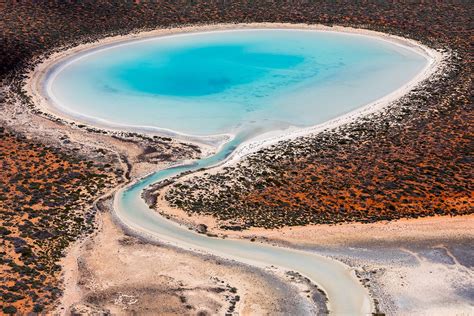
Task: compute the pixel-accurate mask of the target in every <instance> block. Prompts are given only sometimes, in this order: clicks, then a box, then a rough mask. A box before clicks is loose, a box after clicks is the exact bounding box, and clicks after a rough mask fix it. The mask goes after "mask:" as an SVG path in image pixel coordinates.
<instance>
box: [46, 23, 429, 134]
mask: <svg viewBox="0 0 474 316" xmlns="http://www.w3.org/2000/svg"><path fill="white" fill-rule="evenodd" d="M426 62H427V61H426V59H425V58H424V57H423V56H421V55H420V54H418V53H416V52H414V51H412V50H410V49H407V48H405V47H403V46H398V45H395V44H393V43H390V42H386V41H382V40H380V39H376V38H372V37H368V36H362V35H355V34H345V33H337V32H323V31H302V30H288V29H286V30H275V29H265V30H236V31H217V32H205V33H189V34H180V35H172V36H163V37H157V38H151V39H145V40H136V41H131V42H127V43H122V44H115V45H111V46H109V47H106V48H105V49H104V48H103V47H102V48H100V49H96V50H93V51H89V52H86V53H83V54H82V55H80V56H74V57H73V58H72V59H71V60H67V61H65V62H64V63H63V64H62V65H60V66H59V67H56V68H55V69H53V70H52V73H51V74H50V76H48V78H49V79H48V82H47V87H48V94H49V95H50V97H52V98H53V101H54V102H55V103H56V104H57V106H58V107H59V108H61V109H62V110H63V111H66V112H70V113H75V114H77V115H80V116H81V117H82V118H83V119H85V120H87V119H88V118H90V119H91V121H93V120H96V119H99V120H104V121H108V122H112V123H115V124H120V125H129V126H130V125H133V126H148V127H156V128H164V129H170V130H173V131H176V132H180V133H185V134H192V135H213V134H222V133H237V132H239V131H241V130H243V129H249V128H252V127H254V126H258V127H259V128H264V129H277V128H285V127H288V126H289V125H293V126H299V127H302V126H309V125H316V124H319V123H322V122H325V121H327V120H329V119H331V118H334V117H337V116H340V115H342V114H344V113H346V112H349V111H351V110H354V109H356V108H358V107H360V106H362V105H364V104H367V103H369V102H371V101H374V100H376V99H378V98H380V97H382V96H384V95H386V94H388V93H390V92H392V91H394V90H396V89H397V88H398V87H400V86H402V85H403V84H404V83H405V82H407V81H409V80H410V79H411V78H412V77H414V76H415V75H416V74H417V73H418V72H419V71H420V70H421V69H422V68H423V67H424V66H425V65H426Z"/></svg>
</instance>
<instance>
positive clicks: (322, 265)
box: [33, 56, 433, 315]
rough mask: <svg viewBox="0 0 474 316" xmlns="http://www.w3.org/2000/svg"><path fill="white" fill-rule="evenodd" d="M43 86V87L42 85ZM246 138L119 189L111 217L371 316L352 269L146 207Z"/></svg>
mask: <svg viewBox="0 0 474 316" xmlns="http://www.w3.org/2000/svg"><path fill="white" fill-rule="evenodd" d="M425 57H426V56H425ZM428 59H429V58H427V60H428ZM431 62H433V61H431ZM50 68H52V67H50ZM427 68H428V66H426V67H425V68H424V69H423V70H422V71H421V72H420V73H419V74H418V75H417V77H419V78H417V79H414V78H412V79H411V81H410V82H409V83H406V84H405V86H403V87H402V88H404V89H407V87H408V86H410V87H412V86H414V84H415V83H416V82H419V81H420V80H421V79H424V78H426V77H427V76H428V75H429V71H427ZM45 73H46V71H45ZM43 79H44V78H43ZM415 81H416V82H415ZM47 82H48V79H46V80H43V84H45V83H47ZM45 85H46V86H47V84H45ZM44 88H45V87H44V86H43V93H45V94H44V95H46V97H44V95H43V97H44V99H45V100H46V103H48V102H51V101H54V98H53V96H52V95H51V94H48V92H50V91H49V90H48V89H44ZM402 88H400V89H402ZM33 90H34V89H33ZM44 90H47V91H44ZM402 94H403V93H402ZM399 96H400V95H397V96H395V98H397V97H399ZM392 97H393V96H392ZM388 99H390V98H388ZM385 101H386V100H385ZM379 102H380V100H379ZM365 107H367V106H365ZM54 112H56V114H57V113H58V112H59V113H61V111H60V110H58V109H56V111H53V113H54ZM349 114H350V113H349ZM59 116H60V115H59ZM82 118H83V117H82ZM79 119H81V116H79ZM339 119H340V118H339ZM325 123H328V122H325ZM330 126H331V124H329V127H330ZM313 131H314V130H313ZM248 134H249V131H248V130H247V134H246V133H245V131H241V132H239V133H237V136H235V137H234V138H233V139H232V140H231V141H229V142H228V143H226V144H225V145H223V146H222V147H221V148H220V150H219V151H218V152H217V153H216V154H214V155H212V156H210V157H206V158H203V159H200V160H197V161H195V162H192V163H189V164H183V165H177V166H173V167H169V168H166V169H163V170H159V171H157V172H155V173H153V174H151V175H149V176H147V177H145V178H142V179H139V180H137V181H135V182H134V183H132V184H130V185H128V186H126V187H124V188H122V189H120V190H118V191H117V192H116V194H115V197H114V211H115V215H116V217H117V218H118V219H119V221H121V222H122V223H123V224H124V225H125V226H126V227H128V228H130V229H131V230H133V231H135V232H136V233H138V234H140V235H145V236H147V237H150V238H152V239H157V240H159V241H161V242H166V243H169V244H171V245H174V246H177V247H180V248H183V249H186V250H191V251H195V252H199V253H206V254H213V255H217V256H219V257H222V258H225V259H230V260H236V261H238V262H242V263H245V264H249V265H252V266H256V267H260V268H265V267H269V266H276V267H279V268H282V269H284V270H292V271H297V272H299V273H301V274H302V275H304V276H306V277H308V278H309V279H310V280H311V281H312V282H314V283H315V284H317V285H318V287H319V288H321V289H322V290H323V291H324V292H325V294H326V296H327V299H328V303H327V304H328V306H327V307H328V309H329V311H330V313H331V314H334V315H368V314H371V313H372V312H373V311H374V306H373V301H372V299H371V297H370V296H369V292H368V290H367V289H366V288H365V287H364V286H363V285H362V284H361V283H360V282H359V280H358V279H357V278H356V276H355V273H354V271H352V270H351V269H350V268H349V267H348V266H346V265H344V264H342V263H341V262H339V261H336V260H333V259H331V258H328V257H324V256H321V255H318V254H316V253H313V252H310V251H302V250H296V249H291V248H286V247H280V246H273V245H270V244H264V243H254V242H250V241H246V240H239V239H220V238H212V237H208V236H206V235H202V234H198V233H196V232H194V231H190V230H188V229H187V227H184V226H180V225H178V224H176V223H175V222H173V221H170V220H168V219H166V218H164V217H163V216H161V215H160V214H159V213H158V212H156V211H155V210H152V209H150V208H149V207H148V205H147V204H146V203H145V201H144V200H143V198H142V192H143V190H144V189H145V188H146V187H148V186H149V185H151V184H153V183H157V182H159V181H163V180H165V179H167V178H170V177H173V176H176V175H179V174H181V173H183V172H192V171H196V170H198V169H202V168H209V167H212V166H216V165H218V164H222V163H224V162H225V161H226V160H227V159H230V158H231V157H232V154H233V153H234V154H235V153H236V149H237V148H240V149H241V148H242V145H243V144H244V143H245V144H247V145H248V143H249V141H250V138H251V137H249V136H248ZM234 156H236V155H234ZM237 156H238V155H237Z"/></svg>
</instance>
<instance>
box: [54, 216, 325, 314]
mask: <svg viewBox="0 0 474 316" xmlns="http://www.w3.org/2000/svg"><path fill="white" fill-rule="evenodd" d="M98 218H99V222H100V223H101V225H100V227H99V230H98V231H97V232H96V234H95V236H92V237H91V238H90V239H88V240H85V241H83V242H81V243H77V244H76V245H74V246H73V247H72V249H71V250H70V251H69V252H68V255H67V256H66V257H65V259H64V260H63V266H64V267H65V268H64V281H65V285H66V287H65V292H64V295H63V297H62V298H61V302H60V303H61V304H60V305H59V306H58V308H57V309H56V312H57V313H58V314H68V313H70V312H71V311H76V312H79V311H80V312H82V313H85V314H90V313H92V312H94V311H95V312H96V313H100V312H103V311H110V312H111V313H112V314H113V315H116V314H128V313H132V312H133V311H135V312H138V313H139V314H142V313H145V314H170V315H171V314H197V313H198V312H203V313H204V312H205V313H206V314H204V315H215V314H219V315H223V314H225V313H226V311H227V309H228V307H229V306H230V305H231V302H230V300H231V299H233V298H235V297H236V295H238V296H239V300H238V301H237V303H236V306H235V307H236V311H237V312H238V313H239V314H240V315H257V314H258V315H264V314H267V315H270V314H274V313H282V314H292V313H297V314H302V313H314V312H315V311H316V310H315V309H314V307H313V306H312V302H311V300H310V299H309V298H308V297H307V295H308V294H311V293H312V292H314V291H315V290H314V288H312V287H311V286H308V284H305V283H304V282H301V281H300V280H295V279H291V278H289V277H288V276H286V275H284V274H282V273H280V271H275V270H273V269H267V270H266V271H264V272H260V271H258V270H256V269H253V268H249V267H246V266H244V265H238V264H235V263H232V262H227V261H225V260H222V259H218V258H213V257H202V256H199V255H194V254H191V253H189V252H184V251H178V250H175V249H173V248H169V247H164V246H161V245H152V244H148V243H144V242H141V241H140V240H139V239H136V238H134V237H130V236H126V235H125V234H124V233H123V232H122V231H121V230H120V229H119V228H118V227H117V226H116V225H114V223H112V221H111V215H110V214H109V213H102V214H99V217H98ZM177 267H179V269H178V268H177ZM285 283H286V284H288V285H286V284H285ZM233 287H235V288H236V292H235V293H234V291H233V290H231V288H233ZM219 288H220V289H224V290H223V291H222V292H220V291H216V289H219ZM306 291H308V292H306ZM226 296H227V297H226ZM186 305H189V306H191V307H186Z"/></svg>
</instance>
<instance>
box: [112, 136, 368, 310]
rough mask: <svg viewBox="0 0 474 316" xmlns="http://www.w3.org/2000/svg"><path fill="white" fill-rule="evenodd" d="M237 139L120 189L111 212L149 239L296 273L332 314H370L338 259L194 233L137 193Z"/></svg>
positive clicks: (220, 156)
mask: <svg viewBox="0 0 474 316" xmlns="http://www.w3.org/2000/svg"><path fill="white" fill-rule="evenodd" d="M239 142H240V140H239V138H238V137H237V138H235V139H234V140H232V141H231V142H229V143H228V144H226V145H225V146H224V147H223V148H222V149H221V150H220V151H219V152H218V153H217V154H215V155H213V156H211V157H208V158H204V159H201V160H198V161H196V162H195V163H193V164H189V165H181V166H176V167H171V168H168V169H164V170H160V171H158V172H156V173H153V174H152V175H150V176H148V177H146V178H144V179H142V180H139V181H138V182H136V183H134V184H132V185H130V186H129V187H126V188H124V189H122V190H119V191H118V192H117V193H116V195H115V200H114V210H115V212H116V215H117V217H118V218H119V219H120V221H122V222H123V223H124V224H125V225H126V226H128V227H130V228H131V229H133V230H135V231H137V232H139V233H142V234H143V233H145V234H146V235H148V236H149V237H151V238H157V239H158V240H160V241H164V242H168V243H170V244H172V245H174V246H178V247H180V248H184V249H187V250H192V251H198V252H204V253H210V254H214V255H217V256H220V257H224V258H226V259H231V260H236V261H239V262H242V263H246V264H250V265H253V266H257V267H262V268H263V267H268V266H277V267H280V268H283V269H286V270H293V271H298V272H299V273H301V274H302V275H304V276H306V277H308V278H309V279H310V280H311V281H312V282H314V283H315V284H317V285H318V287H319V288H321V289H323V290H324V292H325V293H326V295H327V298H328V303H327V304H328V309H329V311H330V312H331V313H332V314H334V315H368V314H370V313H371V312H372V310H373V306H372V301H371V298H370V296H369V293H368V291H367V289H366V288H364V287H363V286H362V284H361V283H360V282H359V281H358V280H357V279H356V277H355V275H354V272H353V271H351V270H349V268H348V267H347V266H345V265H343V264H342V263H340V262H338V261H336V260H333V259H330V258H327V257H323V256H320V255H317V254H314V253H311V252H307V251H300V250H294V249H290V248H284V247H278V246H272V245H269V244H260V243H252V242H249V241H245V240H235V239H220V238H211V237H207V236H206V235H201V234H198V233H196V232H194V231H190V230H188V229H187V228H186V227H183V226H180V225H178V224H176V223H174V222H172V221H170V220H167V219H165V218H164V217H163V216H161V215H159V214H158V213H157V212H156V211H154V210H151V209H150V208H149V207H148V205H147V204H146V203H145V201H144V200H143V199H142V197H141V193H142V191H143V190H144V189H145V188H146V187H147V186H149V185H151V184H153V183H156V182H159V181H162V180H164V179H166V178H169V177H172V176H175V175H178V174H180V173H182V172H185V171H195V170H198V169H200V168H208V167H210V166H213V165H216V164H218V163H220V162H222V161H224V160H225V159H226V158H227V157H229V155H230V154H231V153H232V151H233V150H234V149H235V148H236V146H237V145H238V143H239Z"/></svg>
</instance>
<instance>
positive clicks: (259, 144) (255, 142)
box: [25, 23, 446, 164]
mask: <svg viewBox="0 0 474 316" xmlns="http://www.w3.org/2000/svg"><path fill="white" fill-rule="evenodd" d="M265 28H271V29H300V30H319V31H327V32H343V33H349V34H356V35H360V36H370V37H376V38H378V39H380V40H383V41H389V42H391V43H393V44H395V45H399V46H403V47H404V48H408V49H411V50H413V51H416V52H418V53H419V54H421V55H423V56H424V57H425V58H426V59H427V61H428V63H427V65H426V67H425V68H424V69H423V70H422V71H421V72H420V73H419V74H418V75H417V76H415V77H414V78H413V79H412V80H410V82H408V83H406V84H405V85H403V86H402V87H400V88H399V89H397V90H396V91H394V92H392V93H390V94H388V95H386V96H385V97H383V98H381V99H379V100H377V101H375V102H372V103H370V104H367V105H365V106H363V107H361V108H358V109H356V110H354V111H352V112H350V113H347V114H345V115H343V116H340V117H338V118H336V119H334V120H331V121H328V122H325V123H323V124H319V125H316V126H312V127H308V128H302V129H301V128H290V129H288V130H285V131H274V132H269V133H265V134H263V135H260V136H258V137H257V138H254V139H251V140H248V141H247V142H245V143H244V144H241V146H239V148H238V149H237V150H236V151H235V152H234V153H233V154H232V156H231V158H230V159H228V161H227V164H230V163H235V162H236V161H238V160H239V159H240V158H241V157H243V156H246V155H248V154H249V153H252V152H255V151H257V150H259V149H261V148H263V147H266V146H270V145H272V144H275V143H276V142H279V141H283V140H288V139H292V138H296V137H299V136H304V135H310V134H315V133H318V132H320V131H322V130H324V129H330V128H336V127H337V126H340V125H343V124H346V123H348V122H352V121H354V120H356V119H357V118H359V117H361V116H365V115H368V114H371V113H374V112H377V111H380V110H381V109H383V108H384V107H386V106H387V105H388V104H389V103H390V102H393V101H394V100H397V99H399V98H400V97H401V96H403V95H405V94H406V93H407V92H408V91H410V90H411V89H412V88H414V87H415V86H416V85H417V84H418V83H420V82H422V81H423V80H425V79H426V78H428V77H429V76H431V75H432V74H433V73H434V72H435V71H437V70H438V69H439V66H440V65H441V64H442V61H443V60H444V59H445V58H446V56H445V55H443V54H441V53H440V52H438V51H436V50H433V49H431V48H428V47H426V46H424V45H422V44H421V43H418V42H416V41H414V40H409V39H406V38H402V37H399V36H394V35H389V34H384V33H380V32H375V31H370V30H365V29H355V28H350V27H340V26H333V27H328V26H324V25H310V24H290V23H248V24H213V25H204V26H202V25H200V26H186V27H182V28H172V29H157V30H153V31H147V32H140V33H134V34H129V35H120V36H114V37H107V38H104V39H101V40H99V41H97V42H94V43H86V44H81V45H78V46H76V47H73V48H70V49H67V50H62V51H59V52H56V53H54V54H52V55H51V56H49V57H48V58H47V59H45V60H44V61H42V62H41V63H39V64H38V65H37V66H36V67H35V68H34V70H32V71H31V72H30V73H29V80H27V81H26V85H25V89H26V91H27V93H28V94H29V95H30V96H31V97H32V98H33V101H34V104H35V105H36V106H37V107H38V108H39V109H40V110H42V111H44V112H46V113H49V114H52V115H54V116H56V117H59V118H61V119H64V120H65V121H68V122H79V123H83V124H84V123H85V124H88V125H90V126H94V127H97V128H102V129H107V130H115V131H116V130H128V131H135V132H139V133H145V134H153V135H162V136H173V137H177V138H179V139H180V140H183V141H189V142H193V143H199V144H201V145H210V146H213V147H214V148H215V150H218V148H219V147H220V146H222V144H223V143H224V142H226V141H228V140H229V139H231V138H232V137H234V135H232V134H223V135H211V136H205V137H199V136H194V135H187V134H183V133H180V132H178V131H172V130H166V129H160V128H156V127H149V126H142V127H140V126H125V125H119V124H115V123H112V122H108V121H104V120H97V119H94V118H91V117H86V116H83V115H81V114H80V113H72V112H70V111H68V110H67V109H63V108H61V107H60V105H59V104H55V103H54V102H53V100H51V98H50V97H49V96H48V93H47V91H45V90H47V87H44V82H46V81H45V79H46V76H47V75H48V71H49V70H50V69H51V68H52V67H53V66H56V65H58V64H61V63H62V62H64V61H65V60H69V59H70V58H71V56H80V55H82V54H85V53H87V52H88V51H91V50H98V49H107V47H109V46H111V45H114V46H116V45H122V44H126V43H127V42H130V41H133V40H144V39H147V38H152V37H159V36H165V35H166V36H169V35H177V34H183V33H192V32H212V31H226V30H235V29H265Z"/></svg>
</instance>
